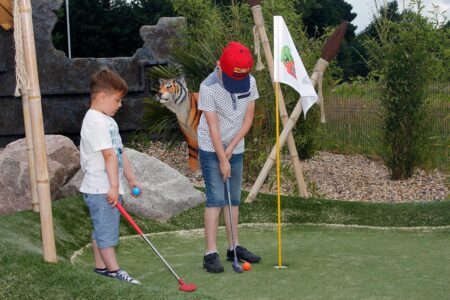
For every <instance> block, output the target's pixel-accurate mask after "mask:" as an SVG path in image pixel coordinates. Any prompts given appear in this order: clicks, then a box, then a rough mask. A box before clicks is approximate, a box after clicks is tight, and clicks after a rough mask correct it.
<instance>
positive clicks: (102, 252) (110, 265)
mask: <svg viewBox="0 0 450 300" xmlns="http://www.w3.org/2000/svg"><path fill="white" fill-rule="evenodd" d="M92 249H93V251H94V258H95V267H96V268H98V269H104V268H107V269H108V271H117V270H118V269H119V264H118V263H117V260H116V252H115V250H114V247H108V248H104V249H99V248H98V246H97V242H96V241H95V240H93V241H92Z"/></svg>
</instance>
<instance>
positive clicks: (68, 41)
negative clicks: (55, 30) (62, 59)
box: [66, 0, 72, 58]
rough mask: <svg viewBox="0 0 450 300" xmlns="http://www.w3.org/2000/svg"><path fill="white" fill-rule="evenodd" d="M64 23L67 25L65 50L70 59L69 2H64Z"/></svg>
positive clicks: (67, 0)
mask: <svg viewBox="0 0 450 300" xmlns="http://www.w3.org/2000/svg"><path fill="white" fill-rule="evenodd" d="M66 23H67V49H68V52H69V58H72V46H71V44H70V17H69V0H66Z"/></svg>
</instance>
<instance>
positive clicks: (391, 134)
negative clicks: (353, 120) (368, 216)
mask: <svg viewBox="0 0 450 300" xmlns="http://www.w3.org/2000/svg"><path fill="white" fill-rule="evenodd" d="M418 2H419V4H420V1H418ZM377 29H378V33H379V36H378V37H376V38H374V39H371V40H369V41H368V42H367V49H368V51H369V54H370V55H371V63H372V64H373V66H374V67H375V69H376V71H377V72H378V73H379V74H380V75H381V81H382V88H383V92H382V98H381V102H382V108H383V121H384V139H385V143H386V146H387V147H386V148H387V149H386V151H387V153H386V162H387V165H388V167H389V168H390V170H391V173H392V178H393V179H402V178H409V177H411V176H412V175H413V172H414V169H415V168H416V167H417V166H418V165H419V164H420V163H421V162H422V160H423V152H424V148H425V147H426V145H425V141H426V134H425V132H426V124H427V123H426V122H425V118H426V113H427V102H426V98H427V96H426V92H427V88H428V86H429V85H430V82H431V81H432V80H433V79H435V80H436V79H438V78H439V77H441V78H442V77H443V76H444V77H447V76H448V70H447V71H445V68H444V66H445V63H448V61H447V62H446V61H445V46H444V47H443V46H442V44H444V45H447V47H448V45H449V42H448V30H441V29H439V30H438V29H437V28H436V27H435V26H434V25H433V23H432V22H430V21H429V20H428V19H426V18H424V17H422V16H421V7H420V5H419V10H418V12H414V11H411V10H410V11H407V12H405V13H403V15H402V19H401V21H400V22H392V21H390V20H387V19H382V20H380V22H379V23H378V24H377ZM447 49H448V48H447ZM447 52H448V50H447ZM447 59H448V55H447ZM446 72H447V76H445V73H446ZM447 78H448V77H447Z"/></svg>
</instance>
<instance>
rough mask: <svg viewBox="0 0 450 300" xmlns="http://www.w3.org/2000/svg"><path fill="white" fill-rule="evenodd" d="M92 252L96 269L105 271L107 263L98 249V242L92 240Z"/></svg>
mask: <svg viewBox="0 0 450 300" xmlns="http://www.w3.org/2000/svg"><path fill="white" fill-rule="evenodd" d="M92 251H93V252H94V259H95V267H96V268H97V269H105V268H106V265H105V262H104V261H103V258H102V256H101V254H100V251H99V249H98V247H97V242H96V241H95V240H92Z"/></svg>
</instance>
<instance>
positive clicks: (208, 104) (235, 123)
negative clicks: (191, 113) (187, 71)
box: [197, 68, 259, 154]
mask: <svg viewBox="0 0 450 300" xmlns="http://www.w3.org/2000/svg"><path fill="white" fill-rule="evenodd" d="M217 71H218V69H217V68H216V69H215V70H214V72H212V73H211V74H209V76H208V77H207V78H206V79H205V80H204V81H203V82H202V83H201V85H200V92H199V100H198V109H200V110H202V111H215V112H217V116H218V119H219V128H220V136H221V137H222V143H223V144H224V145H225V146H226V145H228V144H229V143H230V142H231V140H232V139H233V137H234V136H236V134H237V133H238V132H239V130H240V129H241V127H242V123H243V121H244V116H245V112H246V110H247V105H248V103H249V102H250V101H254V100H256V99H258V98H259V93H258V89H257V87H256V81H255V78H253V76H251V75H250V90H249V91H248V92H246V93H238V94H231V93H229V92H228V91H227V90H225V88H224V87H223V83H222V80H221V79H220V78H219V76H218V74H217ZM197 134H198V146H199V148H200V149H201V150H203V151H209V152H215V149H214V145H213V143H212V140H211V136H210V134H209V127H208V123H207V122H206V118H205V114H202V116H201V118H200V124H199V125H198V129H197ZM244 146H245V142H244V139H242V140H241V141H240V142H239V143H238V144H237V145H236V147H235V148H234V150H233V154H239V153H243V152H244Z"/></svg>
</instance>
